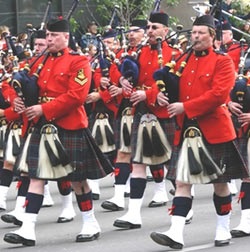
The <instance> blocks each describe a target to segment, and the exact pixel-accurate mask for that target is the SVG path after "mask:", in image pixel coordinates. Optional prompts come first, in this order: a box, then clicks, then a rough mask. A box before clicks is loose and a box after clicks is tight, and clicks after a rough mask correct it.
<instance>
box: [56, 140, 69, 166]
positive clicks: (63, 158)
mask: <svg viewBox="0 0 250 252" xmlns="http://www.w3.org/2000/svg"><path fill="white" fill-rule="evenodd" d="M54 142H55V145H56V149H57V152H58V156H59V159H60V161H61V164H62V165H63V166H66V165H67V164H69V163H70V160H69V157H68V154H67V152H66V150H65V148H64V147H63V145H62V144H61V143H60V142H59V141H58V140H57V139H56V138H55V139H54Z"/></svg>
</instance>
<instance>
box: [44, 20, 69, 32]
mask: <svg viewBox="0 0 250 252" xmlns="http://www.w3.org/2000/svg"><path fill="white" fill-rule="evenodd" d="M46 28H47V30H49V31H51V32H69V22H68V21H67V20H66V19H62V18H58V19H50V20H49V21H48V23H47V26H46Z"/></svg>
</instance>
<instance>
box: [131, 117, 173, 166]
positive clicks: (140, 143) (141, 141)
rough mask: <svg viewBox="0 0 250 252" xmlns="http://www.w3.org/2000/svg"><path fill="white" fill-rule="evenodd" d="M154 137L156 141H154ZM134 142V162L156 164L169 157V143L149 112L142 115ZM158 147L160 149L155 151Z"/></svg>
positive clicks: (170, 150) (155, 119) (155, 118)
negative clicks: (135, 144)
mask: <svg viewBox="0 0 250 252" xmlns="http://www.w3.org/2000/svg"><path fill="white" fill-rule="evenodd" d="M156 136H157V137H156ZM156 138H157V142H156V141H155V140H156ZM136 143H137V146H136V153H135V156H134V159H133V161H134V162H138V163H142V164H146V165H158V164H164V163H166V162H167V161H168V160H169V159H170V157H171V153H172V148H171V145H170V144H169V142H168V140H167V137H166V135H165V133H164V131H163V129H162V127H161V125H160V123H159V121H158V119H157V117H156V116H155V115H153V114H151V113H147V114H144V115H142V117H141V119H140V123H139V127H138V134H137V142H136ZM154 143H155V144H154ZM159 147H160V148H161V150H162V151H161V152H160V153H158V152H157V150H159ZM149 149H151V150H152V151H151V153H150V151H149V152H148V150H149ZM145 153H147V155H145Z"/></svg>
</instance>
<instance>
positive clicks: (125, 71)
mask: <svg viewBox="0 0 250 252" xmlns="http://www.w3.org/2000/svg"><path fill="white" fill-rule="evenodd" d="M146 42H147V40H145V41H142V42H141V43H140V44H139V45H137V48H136V50H135V51H132V52H131V54H128V52H126V51H125V53H124V54H122V57H121V59H120V61H119V65H118V69H119V71H120V73H121V75H122V76H123V78H125V79H127V80H128V81H129V82H130V84H131V85H132V87H133V88H135V87H136V86H137V84H138V78H139V70H140V67H139V64H138V55H139V54H140V51H141V49H142V47H143V46H144V45H145V44H146ZM123 47H124V48H125V46H123ZM129 99H130V96H129V95H126V94H124V97H123V99H122V101H121V103H120V106H119V111H118V115H119V117H120V118H121V125H120V146H119V150H120V151H122V152H126V153H131V131H132V123H133V113H132V104H131V102H130V100H129Z"/></svg>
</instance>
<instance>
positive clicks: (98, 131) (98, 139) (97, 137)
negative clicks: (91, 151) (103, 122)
mask: <svg viewBox="0 0 250 252" xmlns="http://www.w3.org/2000/svg"><path fill="white" fill-rule="evenodd" d="M95 141H96V143H97V145H103V139H102V132H101V127H100V125H97V126H96V132H95Z"/></svg>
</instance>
